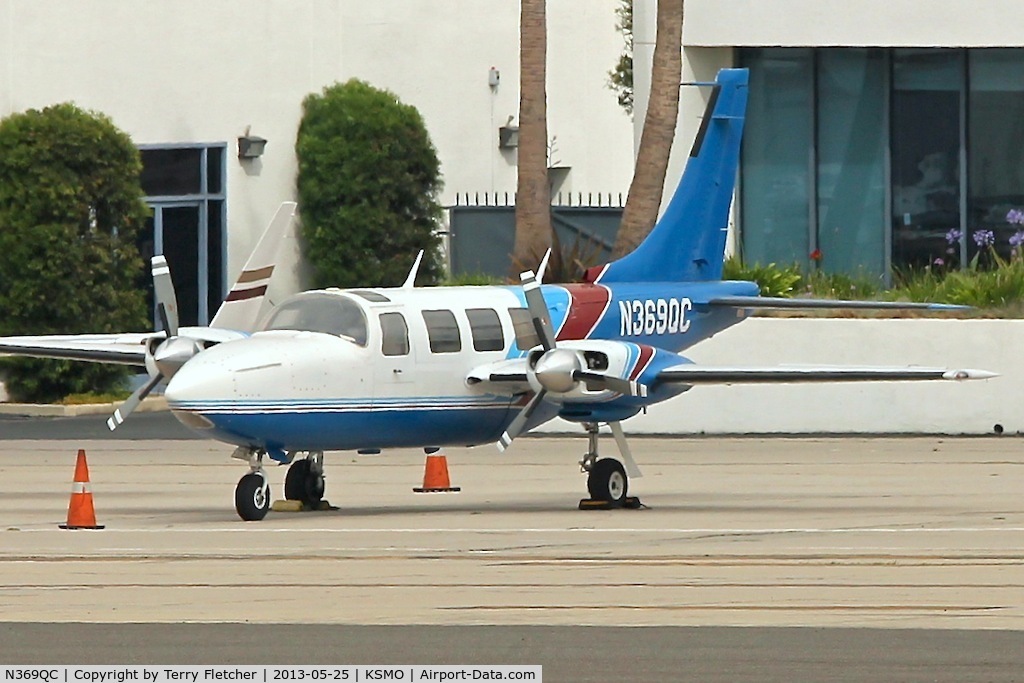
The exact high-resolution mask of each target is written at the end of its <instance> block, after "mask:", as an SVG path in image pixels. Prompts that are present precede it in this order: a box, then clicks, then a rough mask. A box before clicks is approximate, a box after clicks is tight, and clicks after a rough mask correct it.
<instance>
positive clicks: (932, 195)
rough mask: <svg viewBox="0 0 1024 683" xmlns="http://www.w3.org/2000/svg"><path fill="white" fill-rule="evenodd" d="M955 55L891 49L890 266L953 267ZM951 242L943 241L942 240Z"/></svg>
mask: <svg viewBox="0 0 1024 683" xmlns="http://www.w3.org/2000/svg"><path fill="white" fill-rule="evenodd" d="M962 56H963V53H962V52H960V51H958V50H934V49H933V50H896V51H895V52H894V54H893V88H892V236H893V239H892V252H893V258H892V262H893V266H894V267H896V268H901V267H924V266H928V265H934V264H936V259H939V260H940V261H939V262H938V263H941V264H942V265H946V264H950V263H954V262H959V260H960V241H959V240H958V239H954V238H955V237H956V233H954V232H950V231H951V230H954V229H956V228H958V227H959V226H960V166H959V158H960V157H959V154H960V130H961V120H960V119H961V117H960V108H961V107H960V93H961V89H962V84H963V68H964V67H963V59H962ZM947 235H950V237H951V240H950V241H947V239H946V236H947Z"/></svg>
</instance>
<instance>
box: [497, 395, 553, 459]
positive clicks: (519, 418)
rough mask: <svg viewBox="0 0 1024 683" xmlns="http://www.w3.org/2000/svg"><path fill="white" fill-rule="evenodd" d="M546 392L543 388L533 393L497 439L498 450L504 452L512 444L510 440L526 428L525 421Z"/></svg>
mask: <svg viewBox="0 0 1024 683" xmlns="http://www.w3.org/2000/svg"><path fill="white" fill-rule="evenodd" d="M546 393H547V391H546V390H544V389H541V390H540V391H538V392H537V393H536V394H534V396H533V398H531V399H530V402H529V403H527V404H526V407H525V408H523V409H522V410H521V411H520V412H519V414H518V415H516V418H515V419H514V420H512V424H510V425H509V426H508V429H506V430H505V432H504V433H503V434H502V435H501V438H500V439H498V450H499V451H501V452H502V453H504V452H505V450H506V449H507V448H508V447H509V446H511V445H512V440H513V439H515V438H516V437H517V436H519V434H520V433H521V432H522V431H523V429H525V428H526V423H527V421H529V419H530V416H531V415H533V411H534V410H536V409H537V406H539V405H540V402H541V401H543V400H544V394H546Z"/></svg>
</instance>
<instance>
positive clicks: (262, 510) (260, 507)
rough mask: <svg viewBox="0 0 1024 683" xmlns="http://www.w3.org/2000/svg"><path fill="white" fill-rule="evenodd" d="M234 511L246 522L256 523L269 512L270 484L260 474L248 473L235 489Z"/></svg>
mask: <svg viewBox="0 0 1024 683" xmlns="http://www.w3.org/2000/svg"><path fill="white" fill-rule="evenodd" d="M235 510H236V511H237V512H238V516H239V517H241V518H242V519H244V520H245V521H246V522H258V521H259V520H261V519H263V518H264V517H266V516H267V511H269V510H270V484H269V483H268V482H267V478H266V476H264V474H263V473H262V472H250V473H249V474H247V475H245V476H244V477H242V478H241V479H239V480H238V486H236V487H235Z"/></svg>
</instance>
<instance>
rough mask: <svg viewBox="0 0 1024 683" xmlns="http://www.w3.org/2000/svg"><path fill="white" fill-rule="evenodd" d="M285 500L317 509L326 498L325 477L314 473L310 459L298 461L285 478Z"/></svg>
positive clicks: (293, 464) (289, 469)
mask: <svg viewBox="0 0 1024 683" xmlns="http://www.w3.org/2000/svg"><path fill="white" fill-rule="evenodd" d="M284 497H285V500H298V501H302V502H303V503H304V504H306V505H309V506H311V507H316V506H317V505H319V504H320V501H321V500H323V497H324V475H323V474H314V473H313V463H312V462H311V461H310V459H309V458H303V459H302V460H296V461H295V462H293V463H292V465H291V467H289V468H288V474H286V475H285V478H284Z"/></svg>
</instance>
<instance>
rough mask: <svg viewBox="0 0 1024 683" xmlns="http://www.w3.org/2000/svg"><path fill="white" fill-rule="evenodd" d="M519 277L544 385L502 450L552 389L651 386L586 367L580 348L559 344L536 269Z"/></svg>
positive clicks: (636, 391)
mask: <svg viewBox="0 0 1024 683" xmlns="http://www.w3.org/2000/svg"><path fill="white" fill-rule="evenodd" d="M519 279H520V280H521V281H522V284H523V294H524V295H525V297H526V305H527V308H528V309H529V311H530V318H531V320H532V321H533V327H534V329H535V330H536V332H537V337H538V338H539V339H540V346H541V349H542V351H541V353H540V355H539V356H538V357H536V362H535V363H534V364H533V376H534V378H535V379H536V380H537V384H539V385H540V389H539V390H538V391H537V393H535V394H534V395H533V398H531V399H530V401H529V402H528V403H527V404H526V406H525V407H524V408H523V409H522V411H520V412H519V414H518V415H516V417H515V419H513V420H512V423H511V424H510V425H509V426H508V429H506V430H505V432H504V433H503V434H502V435H501V438H500V439H499V440H498V448H499V449H501V450H502V451H504V450H505V449H507V448H508V447H509V446H510V445H511V444H512V441H513V439H515V438H516V437H517V436H519V434H521V433H522V431H523V430H524V429H525V428H526V424H527V422H529V420H530V417H531V416H532V415H533V413H534V411H535V410H536V409H537V406H538V405H540V402H541V401H543V400H544V399H545V397H546V396H547V394H548V393H556V394H565V393H568V392H570V391H572V390H573V389H575V388H576V387H577V386H578V385H579V383H580V382H586V383H587V386H588V387H596V388H597V389H607V390H610V391H614V392H617V393H620V394H625V395H627V396H646V395H647V387H646V386H644V385H642V384H640V383H639V382H633V381H630V380H626V379H622V378H620V377H609V376H607V375H603V374H601V373H597V372H590V371H587V370H584V369H583V365H582V363H581V362H580V356H579V354H578V353H577V352H576V351H573V350H572V349H565V348H559V347H558V345H557V343H556V341H555V333H554V327H553V326H552V324H551V313H550V312H549V311H548V307H547V304H546V303H545V302H544V295H543V293H541V290H540V283H539V282H537V278H536V276H535V275H534V273H533V271H532V270H528V271H526V272H524V273H522V274H521V275H520V276H519Z"/></svg>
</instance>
